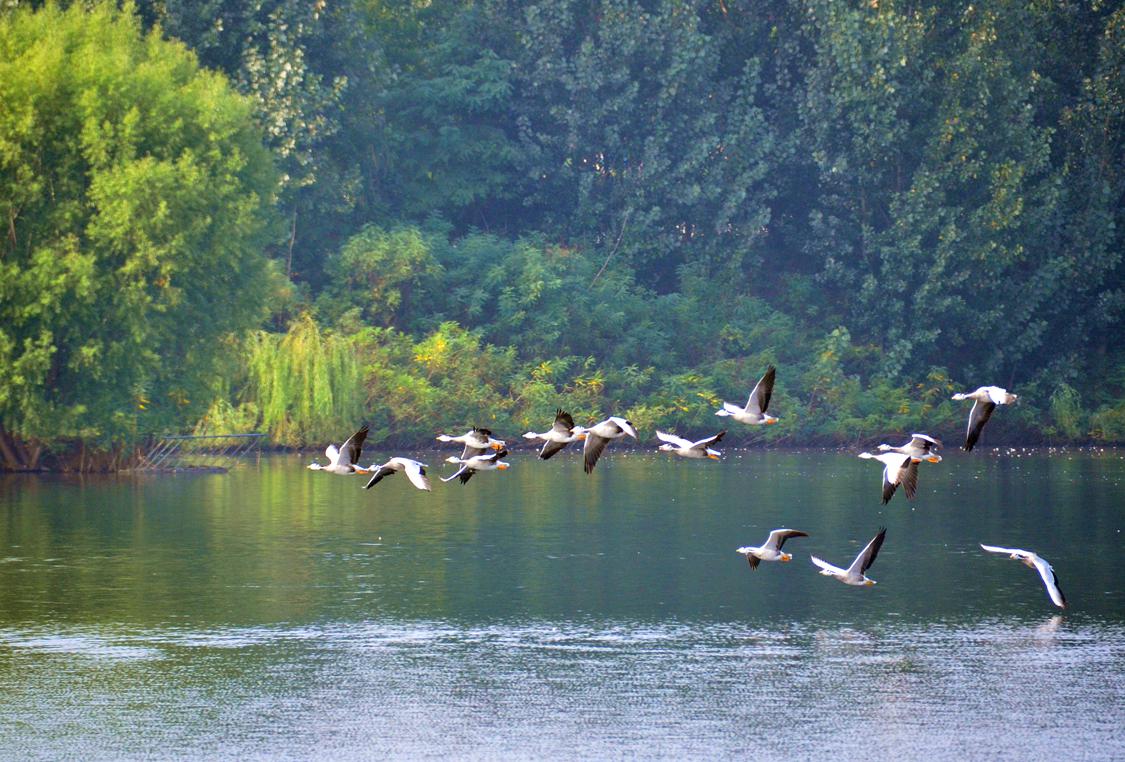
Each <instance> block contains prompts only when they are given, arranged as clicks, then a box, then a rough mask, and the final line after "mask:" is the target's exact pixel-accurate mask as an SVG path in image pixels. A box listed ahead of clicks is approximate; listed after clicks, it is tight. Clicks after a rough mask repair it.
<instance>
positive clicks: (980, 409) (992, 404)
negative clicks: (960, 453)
mask: <svg viewBox="0 0 1125 762" xmlns="http://www.w3.org/2000/svg"><path fill="white" fill-rule="evenodd" d="M953 399H955V400H973V409H972V410H971V411H969V427H968V429H967V430H966V432H965V446H964V450H965V452H968V451H969V450H971V449H973V445H975V444H976V443H977V440H978V439H980V432H981V430H983V429H984V424H986V423H988V419H989V418H991V417H992V411H993V410H995V409H996V406H997V405H1010V404H1012V403H1013V402H1015V401H1016V400H1017V399H1019V397H1018V395H1015V394H1011V393H1010V392H1009V391H1008V390H1007V389H1001V388H1000V387H999V386H982V387H980V388H979V389H977V390H976V391H975V392H957V393H956V394H954V395H953Z"/></svg>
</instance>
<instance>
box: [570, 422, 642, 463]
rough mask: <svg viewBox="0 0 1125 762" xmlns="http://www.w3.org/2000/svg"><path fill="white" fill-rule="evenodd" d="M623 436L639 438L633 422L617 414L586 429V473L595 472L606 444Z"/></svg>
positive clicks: (584, 448) (583, 448)
mask: <svg viewBox="0 0 1125 762" xmlns="http://www.w3.org/2000/svg"><path fill="white" fill-rule="evenodd" d="M623 436H630V437H632V438H633V439H636V438H637V430H636V429H634V428H633V424H632V423H630V422H629V421H627V420H625V419H624V418H621V417H619V416H616V415H611V416H610V417H609V418H606V419H605V420H604V421H602V422H601V423H598V424H596V425H594V426H591V427H590V428H588V429H586V441H585V443H584V444H583V445H582V468H583V469H584V470H585V471H586V473H588V474H589V473H593V471H594V466H596V465H597V464H598V458H600V457H601V456H602V452H604V451H605V448H606V445H608V444H609V443H610V442H612V441H613V440H615V439H620V438H621V437H623Z"/></svg>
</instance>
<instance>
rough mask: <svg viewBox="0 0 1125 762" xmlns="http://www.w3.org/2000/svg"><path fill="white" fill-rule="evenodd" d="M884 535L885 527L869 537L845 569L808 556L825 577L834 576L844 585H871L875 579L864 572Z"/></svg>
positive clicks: (879, 546) (873, 558)
mask: <svg viewBox="0 0 1125 762" xmlns="http://www.w3.org/2000/svg"><path fill="white" fill-rule="evenodd" d="M886 536H887V530H886V528H882V529H880V530H879V534H877V535H875V536H874V537H873V538H872V539H871V542H869V543H867V547H865V548H864V549H863V550H861V551H860V552H859V555H858V556H856V557H855V560H854V561H852V565H851V566H849V567H848V568H847V569H841V568H840V567H839V566H833V565H832V564H830V563H828V562H827V561H823V560H821V559H819V558H817V557H816V556H810V558H812V562H813V563H814V564H816V565H817V566H818V567H820V573H821V574H823V575H824V576H826V577H835V578H836V579H838V580H840V581H841V582H843V583H844V584H845V585H865V586H871V585H874V584H875V580H873V579H869V578H868V577H867V575H865V574H864V572H865V571H867V570H868V569H870V568H871V564H873V563H875V556H877V555H878V554H879V548H881V547H882V546H883V538H885V537H886Z"/></svg>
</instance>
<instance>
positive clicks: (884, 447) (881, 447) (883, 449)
mask: <svg viewBox="0 0 1125 762" xmlns="http://www.w3.org/2000/svg"><path fill="white" fill-rule="evenodd" d="M889 449H891V446H890V445H889V444H881V445H879V452H886V451H887V450H889Z"/></svg>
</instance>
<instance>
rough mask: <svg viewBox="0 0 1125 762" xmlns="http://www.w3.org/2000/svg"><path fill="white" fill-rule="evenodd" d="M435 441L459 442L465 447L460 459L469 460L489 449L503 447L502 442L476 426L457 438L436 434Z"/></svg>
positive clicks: (489, 432)
mask: <svg viewBox="0 0 1125 762" xmlns="http://www.w3.org/2000/svg"><path fill="white" fill-rule="evenodd" d="M437 441H439V442H459V443H460V444H463V445H465V449H463V450H462V451H461V457H462V458H471V457H473V456H474V455H481V454H483V453H485V452H487V451H488V450H490V449H491V450H499V449H501V448H503V447H504V441H503V440H501V439H493V438H492V432H491V431H489V430H488V429H482V428H479V427H476V426H474V427H473V428H471V429H469V430H468V431H466V432H465V433H464V434H462V435H461V436H459V437H451V436H449V435H448V434H438V435H437Z"/></svg>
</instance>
